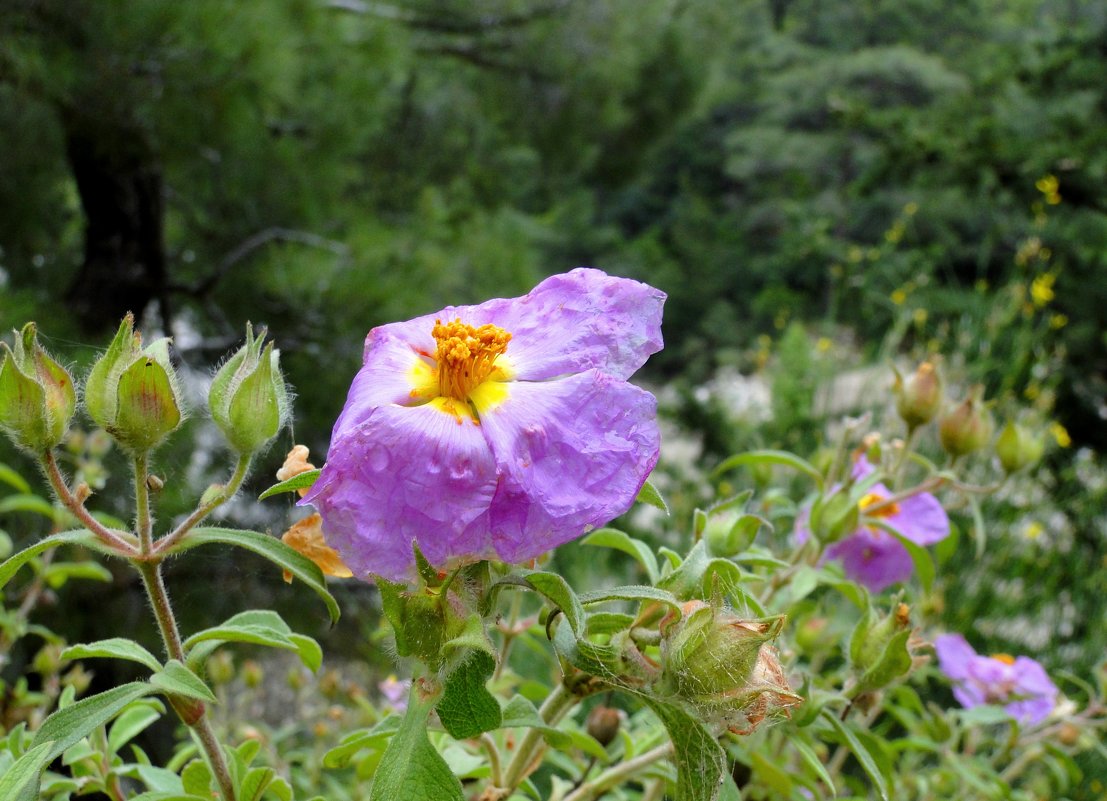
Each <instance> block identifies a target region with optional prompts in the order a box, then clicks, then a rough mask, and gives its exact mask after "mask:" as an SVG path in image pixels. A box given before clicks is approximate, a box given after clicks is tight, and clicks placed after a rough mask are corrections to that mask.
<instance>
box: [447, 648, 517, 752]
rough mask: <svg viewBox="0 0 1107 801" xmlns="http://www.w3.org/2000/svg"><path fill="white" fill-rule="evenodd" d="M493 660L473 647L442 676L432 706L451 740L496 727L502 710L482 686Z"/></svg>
mask: <svg viewBox="0 0 1107 801" xmlns="http://www.w3.org/2000/svg"><path fill="white" fill-rule="evenodd" d="M495 669H496V660H494V659H493V658H492V657H491V656H489V655H488V654H487V653H485V652H484V651H473V652H472V654H471V655H470V657H469V658H468V659H466V660H465V661H464V662H462V663H461V664H460V665H459V666H458V667H457V668H455V669H454V670H453V672H452V673H450V675H449V676H448V677H447V678H446V686H445V690H444V692H443V694H442V698H441V699H440V700H439V701H438V705H437V706H436V707H435V709H436V710H437V711H438V718H439V720H441V721H442V725H443V726H444V727H445V728H446V731H448V732H449V733H450V736H451V737H453V738H454V739H455V740H467V739H469V738H470V737H476V736H478V735H480V734H482V733H484V732H486V731H492V729H496V728H499V726H500V724H501V723H502V722H503V713H502V712H501V711H500V705H499V703H498V702H497V701H496V699H495V697H493V695H492V694H491V693H490V692H488V688H487V687H486V685H487V683H488V679H489V678H491V676H492V673H493V671H495Z"/></svg>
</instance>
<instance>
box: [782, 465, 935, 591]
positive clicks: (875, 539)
mask: <svg viewBox="0 0 1107 801" xmlns="http://www.w3.org/2000/svg"><path fill="white" fill-rule="evenodd" d="M874 469H875V468H874V467H873V466H872V464H870V463H869V461H868V460H867V459H866V458H865V457H864V456H862V457H861V458H859V459H858V460H857V461H856V462H855V463H854V465H853V478H854V480H855V481H856V480H859V479H862V478H864V477H865V476H867V475H869V474H870V473H872V471H873V470H874ZM892 494H893V493H892V491H891V490H889V489H888V488H887V487H886V486H885V485H884V484H874V485H873V486H872V487H870V488H869V491H868V492H867V493H866V494H865V496H864V497H862V498H861V500H860V501H859V502H858V505H859V506H860V507H861V511H862V512H863V513H867V514H869V515H870V516H872V517H878V518H880V519H882V520H883V521H884V522H885V523H887V524H888V525H889V526H891V527H892V528H894V529H895V530H896V531H898V532H899V533H900V534H902V535H903V536H904V537H906V538H907V539H909V540H911V541H912V542H914V543H916V544H917V545H933V544H934V543H936V542H940V541H942V540H944V539H945V538H946V537H948V536H949V517H948V516H947V515H946V510H945V509H943V508H942V505H941V503H939V502H938V499H937V498H935V497H934V496H933V495H931V494H930V493H929V492H920V493H919V494H917V495H912V496H910V497H908V498H904V499H902V500H899V501H895V502H894V503H888V499H889V498H891V497H892ZM870 510H871V511H870ZM809 534H810V532H809V530H808V529H807V523H806V517H803V518H801V519H797V522H796V537H797V539H798V540H799V541H800V542H803V541H804V540H806V539H807V537H808V536H809ZM823 556H824V558H826V559H837V560H839V561H840V562H841V563H842V567H843V568H845V572H846V576H847V577H848V578H850V579H852V580H853V581H856V582H858V583H860V584H863V585H864V586H866V587H868V588H869V589H870V590H872V591H873V592H880V591H881V590H883V589H884V588H885V587H889V586H891V585H892V584H895V583H897V582H901V581H907V580H908V579H909V578H911V571H912V570H913V569H914V563H913V562H912V561H911V554H909V553H908V552H907V549H906V548H904V547H903V544H902V543H900V541H899V540H897V539H896V538H895V537H893V536H892V535H891V534H889V533H888V532H886V531H882V530H881V529H879V528H875V527H870V526H861V527H860V528H858V529H857V530H856V531H854V532H853V533H852V534H850V535H849V536H847V537H844V538H843V539H841V540H838V541H837V542H835V543H833V544H832V545H831V546H830V547H828V548H827V549H826V552H825V554H824V555H823Z"/></svg>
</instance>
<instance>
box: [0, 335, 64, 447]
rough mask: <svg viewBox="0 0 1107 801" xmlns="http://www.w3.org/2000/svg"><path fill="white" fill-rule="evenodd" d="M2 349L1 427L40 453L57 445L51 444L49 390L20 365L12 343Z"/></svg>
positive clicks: (1, 346)
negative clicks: (47, 405) (47, 406)
mask: <svg viewBox="0 0 1107 801" xmlns="http://www.w3.org/2000/svg"><path fill="white" fill-rule="evenodd" d="M0 348H3V351H4V353H3V361H0V427H3V429H4V431H6V432H7V434H8V436H10V437H11V438H12V440H13V441H14V442H15V444H16V445H18V446H19V447H21V448H25V449H27V450H29V451H32V452H34V453H39V452H41V451H44V450H46V449H47V448H50V447H52V445H53V444H57V443H49V439H50V437H49V434H48V424H47V418H46V391H45V390H44V389H43V388H42V386H41V385H40V384H39V383H38V382H37V381H36V380H35V379H34V378H32V377H31V376H29V375H27V374H26V373H24V372H23V371H22V370H21V369H20V368H19V365H18V364H17V359H16V356H15V354H13V353H12V351H11V348H9V347H8V343H6V342H0Z"/></svg>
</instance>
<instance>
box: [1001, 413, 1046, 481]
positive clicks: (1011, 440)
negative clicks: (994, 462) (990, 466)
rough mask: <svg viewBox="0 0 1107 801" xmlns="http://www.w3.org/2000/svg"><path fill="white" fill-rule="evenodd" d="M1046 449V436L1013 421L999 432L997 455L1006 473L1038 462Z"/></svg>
mask: <svg viewBox="0 0 1107 801" xmlns="http://www.w3.org/2000/svg"><path fill="white" fill-rule="evenodd" d="M1044 451H1045V438H1044V437H1042V436H1041V435H1040V434H1039V435H1035V434H1032V433H1030V431H1029V430H1027V429H1026V428H1024V427H1023V426H1021V425H1019V424H1018V423H1014V422H1011V421H1008V422H1007V425H1005V426H1004V427H1003V430H1002V431H1001V432H999V438H998V439H997V440H996V456H998V457H999V463H1000V465H1002V467H1003V471H1004V472H1005V473H1015V472H1017V471H1019V470H1022V469H1023V468H1024V467H1029V466H1030V465H1032V464H1034V463H1036V462H1037V461H1038V460H1039V459H1041V458H1042V453H1043V452H1044Z"/></svg>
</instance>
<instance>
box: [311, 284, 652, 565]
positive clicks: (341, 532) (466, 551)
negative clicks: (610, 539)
mask: <svg viewBox="0 0 1107 801" xmlns="http://www.w3.org/2000/svg"><path fill="white" fill-rule="evenodd" d="M664 301H665V293H664V292H661V291H660V290H657V289H654V288H653V287H650V286H647V285H646V284H641V283H638V282H637V281H631V280H629V279H625V278H613V277H611V276H608V275H606V274H605V273H602V272H600V271H599V270H592V269H585V268H580V269H576V270H573V271H572V272H569V273H566V274H564V275H555V276H552V277H551V278H548V279H546V280H545V281H543V282H542V283H541V284H539V285H538V286H537V287H535V288H534V289H533V290H531V292H530V293H529V294H527V295H525V296H524V297H521V298H511V299H495V300H490V301H487V302H485V303H482V304H480V305H478V306H456V307H454V306H451V307H448V308H445V309H443V310H442V311H440V312H438V313H436V314H431V315H426V316H424V317H417V318H415V319H414V320H408V321H407V322H403V323H391V324H389V325H384V326H380V327H378V328H374V329H373V330H372V331H370V332H369V336H368V337H367V338H366V341H365V363H364V365H363V366H362V368H361V370H360V371H359V372H358V374H357V376H356V377H355V378H354V382H353V386H351V387H350V394H349V396H348V397H347V399H346V406H345V408H344V409H343V410H342V414H341V415H340V416H339V418H338V422H337V423H335V427H334V431H333V433H332V435H331V447H330V452H329V453H328V454H327V463H326V465H325V466H324V468H323V472H322V474H321V475H320V476H319V479H318V481H316V483H315V486H314V487H312V489H311V491H310V492H309V493H308V494H307V495H306V496H305V498H304V500H303V501H302V502H303V503H309V502H310V503H312V504H314V505H315V506H316V507H318V509H319V512H320V514H321V515H322V517H323V530H324V532H325V534H326V536H327V541H328V543H329V544H330V545H331V546H333V547H334V548H335V549H336V550H337V551H338V552H339V553H340V554H341V556H342V558H343V560H344V561H345V563H346V564H347V565H348V566H349V567H350V569H351V570H352V571H353V572H354V574H355V575H358V576H360V577H362V578H370V577H372V576H380V577H383V578H386V579H389V580H393V581H403V580H406V579H407V578H409V577H410V576H411V575H412V569H413V565H414V554H413V551H412V543H413V542H417V543H418V545H419V549H420V551H421V552H422V553H423V554H424V555H425V556H426V557H427V559H428V560H429V561H430V562H431V564H433V565H435V566H437V567H440V568H445V567H449V566H450V565H453V564H460V563H464V562H467V561H472V560H476V559H485V558H498V559H502V560H504V561H507V562H519V561H523V560H526V559H530V558H533V557H535V556H538V555H540V554H542V553H544V552H546V551H548V550H550V549H551V548H553V547H555V546H557V545H560V544H561V543H564V542H568V541H569V540H572V539H575V538H577V537H579V536H581V535H582V534H583V533H585V532H586V531H588V530H589V529H590V528H592V527H595V526H597V525H600V524H601V523H605V522H607V521H608V520H610V519H611V518H613V517H617V516H618V515H620V514H622V513H623V512H625V511H626V510H627V509H628V508H630V505H631V504H632V503H633V502H634V498H635V496H636V495H637V494H638V491H639V490H640V489H641V488H642V484H643V483H644V482H645V480H646V476H647V475H649V472H650V471H651V470H652V469H653V467H654V465H655V464H656V462H657V455H658V448H659V445H660V435H659V433H658V429H657V421H656V410H657V402H656V400H655V399H654V397H653V396H652V395H651V394H650V393H648V392H646V391H645V390H642V389H639V388H638V387H635V386H633V385H631V384H628V383H627V381H626V379H627V378H629V377H630V375H631V374H632V373H634V371H636V370H637V369H638V368H639V367H641V366H642V365H643V364H644V363H645V361H646V359H647V357H649V355H650V354H651V353H656V352H657V351H658V350H660V349H661V307H662V304H663V303H664Z"/></svg>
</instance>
